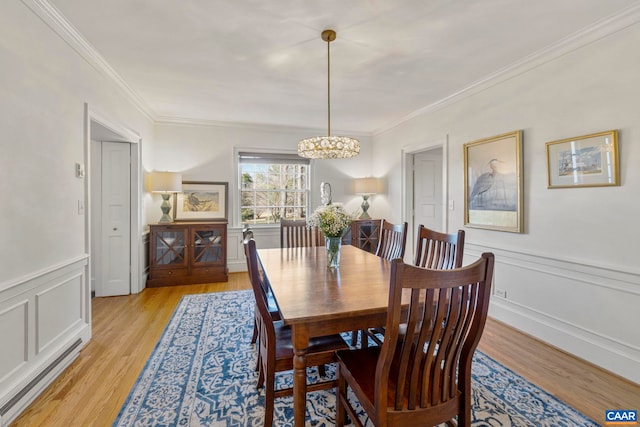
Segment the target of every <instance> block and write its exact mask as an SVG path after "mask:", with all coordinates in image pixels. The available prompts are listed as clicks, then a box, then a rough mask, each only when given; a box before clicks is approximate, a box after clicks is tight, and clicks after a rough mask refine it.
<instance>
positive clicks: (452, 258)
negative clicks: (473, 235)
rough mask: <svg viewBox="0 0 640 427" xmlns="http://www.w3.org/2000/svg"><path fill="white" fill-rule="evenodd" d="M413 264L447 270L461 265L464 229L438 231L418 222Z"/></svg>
mask: <svg viewBox="0 0 640 427" xmlns="http://www.w3.org/2000/svg"><path fill="white" fill-rule="evenodd" d="M417 240H418V241H417V245H416V253H415V261H414V263H413V264H414V265H416V266H419V267H424V268H431V269H437V270H449V269H452V268H459V267H461V266H462V255H463V252H464V231H463V230H458V232H457V233H451V234H446V233H440V232H438V231H434V230H430V229H428V228H426V227H425V226H423V225H422V224H420V225H419V226H418V239H417Z"/></svg>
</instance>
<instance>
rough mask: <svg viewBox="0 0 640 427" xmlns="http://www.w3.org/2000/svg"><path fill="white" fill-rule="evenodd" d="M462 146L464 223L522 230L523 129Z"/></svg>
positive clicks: (516, 230) (497, 228)
mask: <svg viewBox="0 0 640 427" xmlns="http://www.w3.org/2000/svg"><path fill="white" fill-rule="evenodd" d="M462 147H463V154H464V225H465V226H467V227H476V228H486V229H489V230H498V231H508V232H511V233H522V232H523V231H524V228H523V224H522V222H523V221H522V218H523V214H522V188H523V187H522V131H515V132H509V133H505V134H502V135H497V136H493V137H491V138H485V139H480V140H477V141H473V142H469V143H467V144H464V145H463V146H462Z"/></svg>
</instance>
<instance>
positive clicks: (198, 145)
mask: <svg viewBox="0 0 640 427" xmlns="http://www.w3.org/2000/svg"><path fill="white" fill-rule="evenodd" d="M318 132H319V131H318V130H313V129H294V128H285V127H273V126H260V125H246V126H243V125H227V126H223V125H220V126H198V125H177V124H161V125H158V126H157V127H156V133H155V147H154V159H153V161H154V164H155V165H156V168H158V169H160V170H162V169H166V170H172V171H176V172H181V173H182V177H183V180H185V181H227V182H229V226H230V227H241V226H242V224H240V223H239V221H237V218H236V217H237V211H234V210H233V207H234V206H235V202H236V201H237V196H238V191H237V189H234V174H235V172H234V171H235V166H234V164H235V158H234V148H240V149H254V150H260V149H268V150H289V151H293V152H295V150H296V147H297V143H298V141H299V140H300V139H302V138H307V137H309V136H315V135H317V134H318ZM320 132H321V131H320ZM350 136H353V135H350ZM357 137H358V139H360V142H361V150H360V155H359V156H357V157H355V158H351V159H340V160H314V161H313V163H312V180H311V184H312V196H311V208H312V209H313V208H315V206H318V205H319V204H320V182H322V181H327V182H329V183H330V184H331V188H332V194H333V201H334V202H342V203H344V204H345V207H346V208H347V209H348V210H349V211H356V210H358V209H360V203H361V201H362V198H361V197H359V196H356V195H354V194H352V193H351V184H352V178H360V177H364V176H369V175H370V174H371V171H370V168H369V165H370V164H371V161H372V160H371V138H370V137H369V136H357ZM156 203H157V206H160V200H157V201H156ZM157 211H158V212H159V211H160V210H159V208H157ZM158 212H156V208H155V207H154V208H152V209H150V210H149V214H148V215H149V216H148V218H147V222H148V223H152V222H156V221H157V217H158ZM370 212H371V213H373V214H375V211H373V210H371V211H370ZM278 244H279V241H278Z"/></svg>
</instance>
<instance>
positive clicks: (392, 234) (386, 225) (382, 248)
mask: <svg viewBox="0 0 640 427" xmlns="http://www.w3.org/2000/svg"><path fill="white" fill-rule="evenodd" d="M408 226H409V225H408V224H407V223H406V222H403V223H402V224H393V223H391V222H389V221H387V220H384V219H383V220H382V221H381V223H380V236H379V238H378V248H377V249H376V253H375V254H376V255H377V256H379V257H381V258H384V259H387V260H389V261H391V260H392V259H394V258H404V251H405V249H406V246H407V228H408ZM381 330H382V329H376V330H375V331H376V332H379V331H381ZM358 333H360V335H361V336H362V341H361V344H360V345H361V346H362V347H368V345H369V340H368V338H369V337H370V338H372V339H373V340H374V341H375V342H376V343H377V344H380V340H379V338H377V337H376V336H375V333H374V332H370V331H368V330H366V329H363V330H361V331H353V332H351V345H357V342H358Z"/></svg>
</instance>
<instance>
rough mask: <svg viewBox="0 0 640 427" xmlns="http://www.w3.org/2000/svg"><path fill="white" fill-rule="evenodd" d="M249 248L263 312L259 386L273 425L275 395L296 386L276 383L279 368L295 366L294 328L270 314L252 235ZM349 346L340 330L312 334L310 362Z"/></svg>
mask: <svg viewBox="0 0 640 427" xmlns="http://www.w3.org/2000/svg"><path fill="white" fill-rule="evenodd" d="M245 252H246V254H247V255H248V256H247V259H248V261H247V262H248V265H249V278H250V280H251V288H252V289H253V294H254V296H255V300H256V306H257V308H258V313H259V314H260V318H259V320H258V327H259V328H260V331H259V340H258V342H259V351H258V360H259V364H260V367H259V370H258V371H259V374H258V383H257V387H258V388H261V387H262V386H264V387H265V415H264V425H265V426H271V425H272V423H273V407H274V399H275V398H277V397H282V396H291V395H293V388H291V387H286V388H280V389H277V390H276V387H275V374H276V372H282V371H289V370H292V369H293V344H292V342H291V328H290V327H289V326H286V325H284V323H283V322H282V321H281V320H278V321H274V320H273V319H272V317H271V316H270V314H269V308H268V306H267V295H266V294H265V292H264V289H265V286H264V284H263V283H261V282H262V281H263V280H267V279H266V274H265V272H264V269H263V268H262V266H261V263H260V258H259V257H258V253H257V251H256V242H255V240H253V239H249V240H248V241H247V242H246V243H245ZM260 270H262V271H260ZM348 348H349V346H348V345H347V343H346V342H345V341H344V340H343V339H342V337H341V336H340V335H338V334H335V335H329V336H323V337H315V338H311V339H310V340H309V347H308V349H307V358H306V360H307V366H324V364H326V363H332V362H335V361H336V358H335V355H336V351H339V350H346V349H348ZM321 375H323V374H321ZM335 386H336V382H335V380H331V381H322V382H318V383H314V384H309V385H307V390H308V391H317V390H326V389H329V388H333V387H335Z"/></svg>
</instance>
